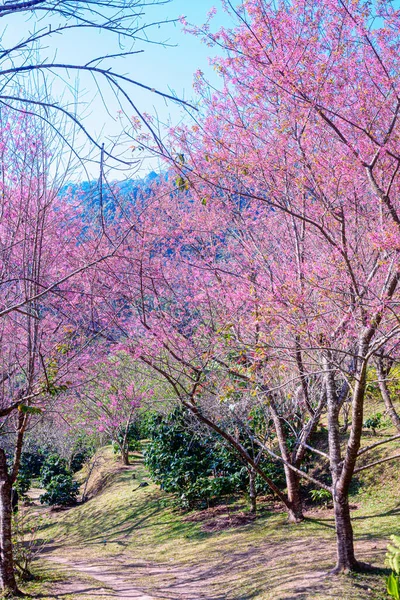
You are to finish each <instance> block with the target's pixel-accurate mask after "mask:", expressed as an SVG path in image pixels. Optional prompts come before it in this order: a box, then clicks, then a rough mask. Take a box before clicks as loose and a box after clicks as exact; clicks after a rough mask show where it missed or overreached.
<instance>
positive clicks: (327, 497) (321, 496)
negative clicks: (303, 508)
mask: <svg viewBox="0 0 400 600" xmlns="http://www.w3.org/2000/svg"><path fill="white" fill-rule="evenodd" d="M310 496H311V499H312V501H313V502H315V503H316V504H323V505H324V506H326V505H327V504H328V503H329V502H330V501H331V500H332V494H331V493H330V492H328V490H324V489H323V488H321V489H318V490H311V491H310Z"/></svg>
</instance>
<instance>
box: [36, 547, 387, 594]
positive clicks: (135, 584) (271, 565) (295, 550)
mask: <svg viewBox="0 0 400 600" xmlns="http://www.w3.org/2000/svg"><path fill="white" fill-rule="evenodd" d="M359 546H362V550H363V555H364V556H366V558H368V559H370V560H371V562H375V560H376V559H377V558H378V555H379V554H381V552H382V548H379V545H377V544H376V543H372V542H368V541H364V542H362V543H361V544H359ZM71 550H72V549H68V555H67V556H60V555H59V554H58V552H59V549H58V551H56V552H55V553H51V555H49V556H47V557H46V560H48V561H51V562H52V563H53V564H57V566H63V567H64V568H65V569H68V570H70V571H72V572H73V573H75V575H72V574H71V577H70V578H69V579H68V578H66V580H65V582H64V583H62V584H61V587H60V586H59V587H58V589H57V591H56V593H55V594H54V595H53V596H51V598H52V599H53V598H60V599H61V598H63V597H65V596H66V595H67V594H71V595H74V597H75V596H76V598H79V599H80V598H82V599H83V598H90V599H93V600H103V599H104V600H106V599H110V600H111V599H116V600H118V599H124V598H132V599H135V600H228V599H229V600H233V599H235V600H238V599H239V598H240V599H242V600H245V599H248V600H250V599H251V598H252V597H253V594H254V593H255V592H256V589H257V588H259V587H261V588H262V589H263V590H264V594H263V595H262V598H263V600H309V599H311V598H315V599H318V600H333V599H335V600H337V598H341V599H349V600H353V599H354V598H361V597H363V598H366V599H367V598H369V597H372V596H373V597H374V598H375V597H376V596H375V595H374V594H373V590H371V589H370V587H369V586H370V583H369V582H367V581H363V582H361V581H360V582H359V585H358V584H357V582H356V583H354V582H353V583H351V582H350V581H349V580H347V579H346V578H338V579H336V578H335V579H333V580H332V579H331V578H329V577H328V578H327V576H326V575H327V570H320V569H318V570H317V569H315V557H316V556H318V557H319V560H323V561H324V562H326V564H327V565H329V564H332V561H333V558H334V557H333V556H331V551H330V549H327V548H326V547H325V545H324V543H323V541H322V542H321V541H319V540H312V539H307V538H306V539H302V540H296V541H291V542H290V543H284V542H279V543H265V544H263V545H262V546H261V547H254V548H251V549H248V550H247V551H245V552H240V551H236V552H234V553H232V554H230V555H229V556H225V557H224V558H222V559H221V560H220V561H219V562H218V563H217V564H215V563H214V564H209V563H207V564H202V563H199V564H197V565H191V566H188V565H178V564H173V563H171V564H170V565H169V564H168V563H161V564H160V563H159V564H155V563H149V562H146V561H144V560H136V559H133V558H132V556H129V555H127V554H120V555H118V556H113V557H109V558H108V559H106V558H97V559H93V560H90V559H82V560H80V559H77V560H74V559H73V558H72V556H73V554H74V553H73V551H71ZM260 564H262V565H263V566H264V569H265V570H264V574H263V575H260V570H259V569H258V568H257V567H258V566H259V565H260ZM253 569H255V571H254V573H257V576H256V580H255V582H254V583H255V589H254V590H250V589H248V590H246V592H244V590H243V588H242V586H241V584H240V579H241V577H242V576H243V574H244V573H245V572H246V571H248V572H249V573H248V575H250V573H251V571H252V570H253ZM79 573H81V574H82V575H85V576H87V577H86V580H85V578H82V579H81V580H79V575H78V574H79ZM247 579H249V578H248V577H247ZM238 580H239V581H238ZM354 585H357V587H359V590H358V592H357V589H355V588H354V587H353V586H354ZM222 590H223V591H222ZM358 593H360V594H361V595H358ZM255 595H256V596H257V597H259V596H258V593H255ZM260 598H261V596H260Z"/></svg>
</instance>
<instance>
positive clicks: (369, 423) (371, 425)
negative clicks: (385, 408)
mask: <svg viewBox="0 0 400 600" xmlns="http://www.w3.org/2000/svg"><path fill="white" fill-rule="evenodd" d="M363 425H364V427H365V428H366V429H372V432H373V434H374V435H375V433H376V430H377V429H380V428H381V427H383V426H384V425H385V423H384V417H383V414H382V413H380V412H378V413H375V414H374V415H371V416H370V417H369V418H368V419H366V420H365V421H364V424H363Z"/></svg>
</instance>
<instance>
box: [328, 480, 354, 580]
mask: <svg viewBox="0 0 400 600" xmlns="http://www.w3.org/2000/svg"><path fill="white" fill-rule="evenodd" d="M333 505H334V512H335V529H336V540H337V563H336V567H335V568H334V569H333V571H332V573H335V574H336V573H347V572H349V571H354V570H357V567H358V566H359V564H358V562H357V560H356V557H355V554H354V540H353V527H352V525H351V518H350V508H349V499H348V493H347V492H342V491H341V490H338V489H336V490H335V491H334V494H333Z"/></svg>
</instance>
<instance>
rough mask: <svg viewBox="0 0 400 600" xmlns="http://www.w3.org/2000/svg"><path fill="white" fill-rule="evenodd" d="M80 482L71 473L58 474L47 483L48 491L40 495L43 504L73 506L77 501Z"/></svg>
mask: <svg viewBox="0 0 400 600" xmlns="http://www.w3.org/2000/svg"><path fill="white" fill-rule="evenodd" d="M78 493H79V484H78V482H77V481H74V480H73V479H72V474H70V475H56V476H55V477H53V479H51V480H50V482H49V483H48V484H47V487H46V493H45V494H42V495H41V496H40V502H41V504H48V505H49V506H55V505H57V506H73V505H74V504H76V503H77V496H78Z"/></svg>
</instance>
